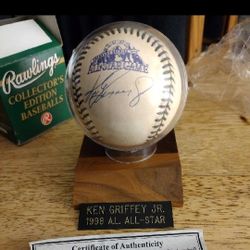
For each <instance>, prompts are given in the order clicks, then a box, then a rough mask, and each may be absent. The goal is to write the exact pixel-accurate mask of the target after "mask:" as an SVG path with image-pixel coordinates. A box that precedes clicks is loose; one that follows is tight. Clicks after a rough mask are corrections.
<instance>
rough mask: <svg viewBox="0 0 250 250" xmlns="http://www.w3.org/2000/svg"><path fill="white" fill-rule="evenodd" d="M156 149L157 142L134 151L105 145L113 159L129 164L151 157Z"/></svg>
mask: <svg viewBox="0 0 250 250" xmlns="http://www.w3.org/2000/svg"><path fill="white" fill-rule="evenodd" d="M156 149H157V144H153V145H150V146H147V147H145V148H143V149H138V150H133V151H119V150H114V149H110V148H106V147H105V153H106V155H107V156H108V157H109V158H110V159H111V160H114V161H116V162H120V163H127V164H129V163H136V162H141V161H145V160H147V159H149V158H150V157H151V156H152V155H154V153H155V151H156Z"/></svg>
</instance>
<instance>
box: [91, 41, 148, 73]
mask: <svg viewBox="0 0 250 250" xmlns="http://www.w3.org/2000/svg"><path fill="white" fill-rule="evenodd" d="M138 52H139V50H137V49H135V48H132V47H131V46H130V44H129V43H128V42H126V41H123V40H114V41H112V42H110V43H108V44H107V45H106V46H105V47H104V50H103V52H102V53H101V54H99V55H97V56H95V57H94V58H93V59H92V60H91V63H90V66H89V70H88V74H91V73H94V72H98V71H104V70H122V69H125V70H129V71H130V70H131V71H139V72H144V73H148V64H145V63H144V62H143V61H142V59H141V57H140V56H139V55H138Z"/></svg>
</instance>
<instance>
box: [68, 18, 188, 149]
mask: <svg viewBox="0 0 250 250" xmlns="http://www.w3.org/2000/svg"><path fill="white" fill-rule="evenodd" d="M66 79H67V93H68V98H69V101H70V106H71V109H72V112H73V114H74V115H75V117H76V119H77V120H78V121H79V123H80V124H81V125H82V126H83V128H84V131H85V134H86V135H87V136H89V137H90V138H91V139H93V140H94V141H95V142H97V143H99V144H101V145H103V146H105V147H108V148H111V149H116V150H123V151H130V150H136V149H141V148H143V147H145V146H149V145H153V144H155V143H156V142H157V141H159V140H160V139H162V138H163V137H164V136H165V135H166V134H167V133H169V132H170V131H171V130H172V129H173V127H174V126H175V124H176V122H177V120H178V119H179V117H180V115H181V113H182V111H183V108H184V106H185V103H186V97H187V76H186V70H185V65H184V63H183V61H182V58H181V56H180V55H179V53H178V51H177V49H176V48H175V46H174V45H173V44H172V43H171V42H170V40H169V39H168V38H167V37H165V36H164V35H163V34H162V33H160V32H159V31H157V30H156V29H154V28H152V27H150V26H148V25H145V24H141V23H137V22H116V23H111V24H108V25H105V26H102V27H101V28H99V29H97V30H95V31H94V32H92V33H91V34H90V35H88V36H87V37H86V38H85V39H84V40H83V41H82V42H81V43H80V44H79V46H78V47H77V48H76V50H74V52H73V54H72V56H71V59H70V62H69V65H68V68H67V75H66Z"/></svg>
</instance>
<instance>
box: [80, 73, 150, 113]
mask: <svg viewBox="0 0 250 250" xmlns="http://www.w3.org/2000/svg"><path fill="white" fill-rule="evenodd" d="M119 72H120V71H118V70H117V71H114V72H112V73H111V74H109V75H108V76H107V77H106V78H105V79H104V80H101V81H100V76H101V74H100V75H99V76H98V78H97V80H96V82H95V84H94V85H93V88H92V89H91V90H89V91H87V92H86V93H85V94H84V97H85V99H84V102H85V103H87V104H88V106H89V108H92V107H93V105H94V104H97V103H98V102H99V101H101V100H103V99H104V98H111V97H113V96H118V95H126V96H128V97H131V99H130V101H129V103H128V105H129V106H130V107H135V106H136V105H137V104H138V103H139V102H140V100H141V96H142V95H143V94H145V93H146V92H147V91H148V90H150V89H151V88H152V87H153V79H152V78H150V77H147V76H142V77H138V78H137V79H136V80H135V82H134V88H135V89H134V91H133V89H117V90H113V89H112V85H114V83H115V82H116V81H118V80H119V79H121V78H122V77H124V76H125V75H126V74H128V73H129V71H126V72H125V73H122V74H119ZM145 80H147V81H148V80H149V81H150V86H148V84H147V86H146V88H145V87H144V86H143V85H145V84H143V83H145ZM116 87H117V86H116ZM143 87H144V88H143ZM134 92H135V94H134Z"/></svg>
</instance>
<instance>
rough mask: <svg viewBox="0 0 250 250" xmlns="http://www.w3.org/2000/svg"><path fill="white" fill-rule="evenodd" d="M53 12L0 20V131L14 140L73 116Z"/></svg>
mask: <svg viewBox="0 0 250 250" xmlns="http://www.w3.org/2000/svg"><path fill="white" fill-rule="evenodd" d="M65 70H66V66H65V61H64V56H63V51H62V40H61V36H60V32H59V29H58V26H57V22H56V19H55V17H54V16H35V17H31V16H29V17H17V18H11V19H8V20H2V21H1V22H0V132H1V134H3V135H5V136H6V137H8V138H9V139H10V140H12V141H13V142H15V143H16V144H18V145H21V144H23V143H25V142H27V141H28V140H30V139H31V138H34V137H36V136H37V135H39V134H41V133H43V132H44V131H46V130H48V129H49V128H51V127H54V126H55V125H57V124H58V123H60V122H62V121H65V120H67V119H68V118H70V117H71V113H70V110H69V108H68V105H67V100H66V95H65V88H64V84H65Z"/></svg>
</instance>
